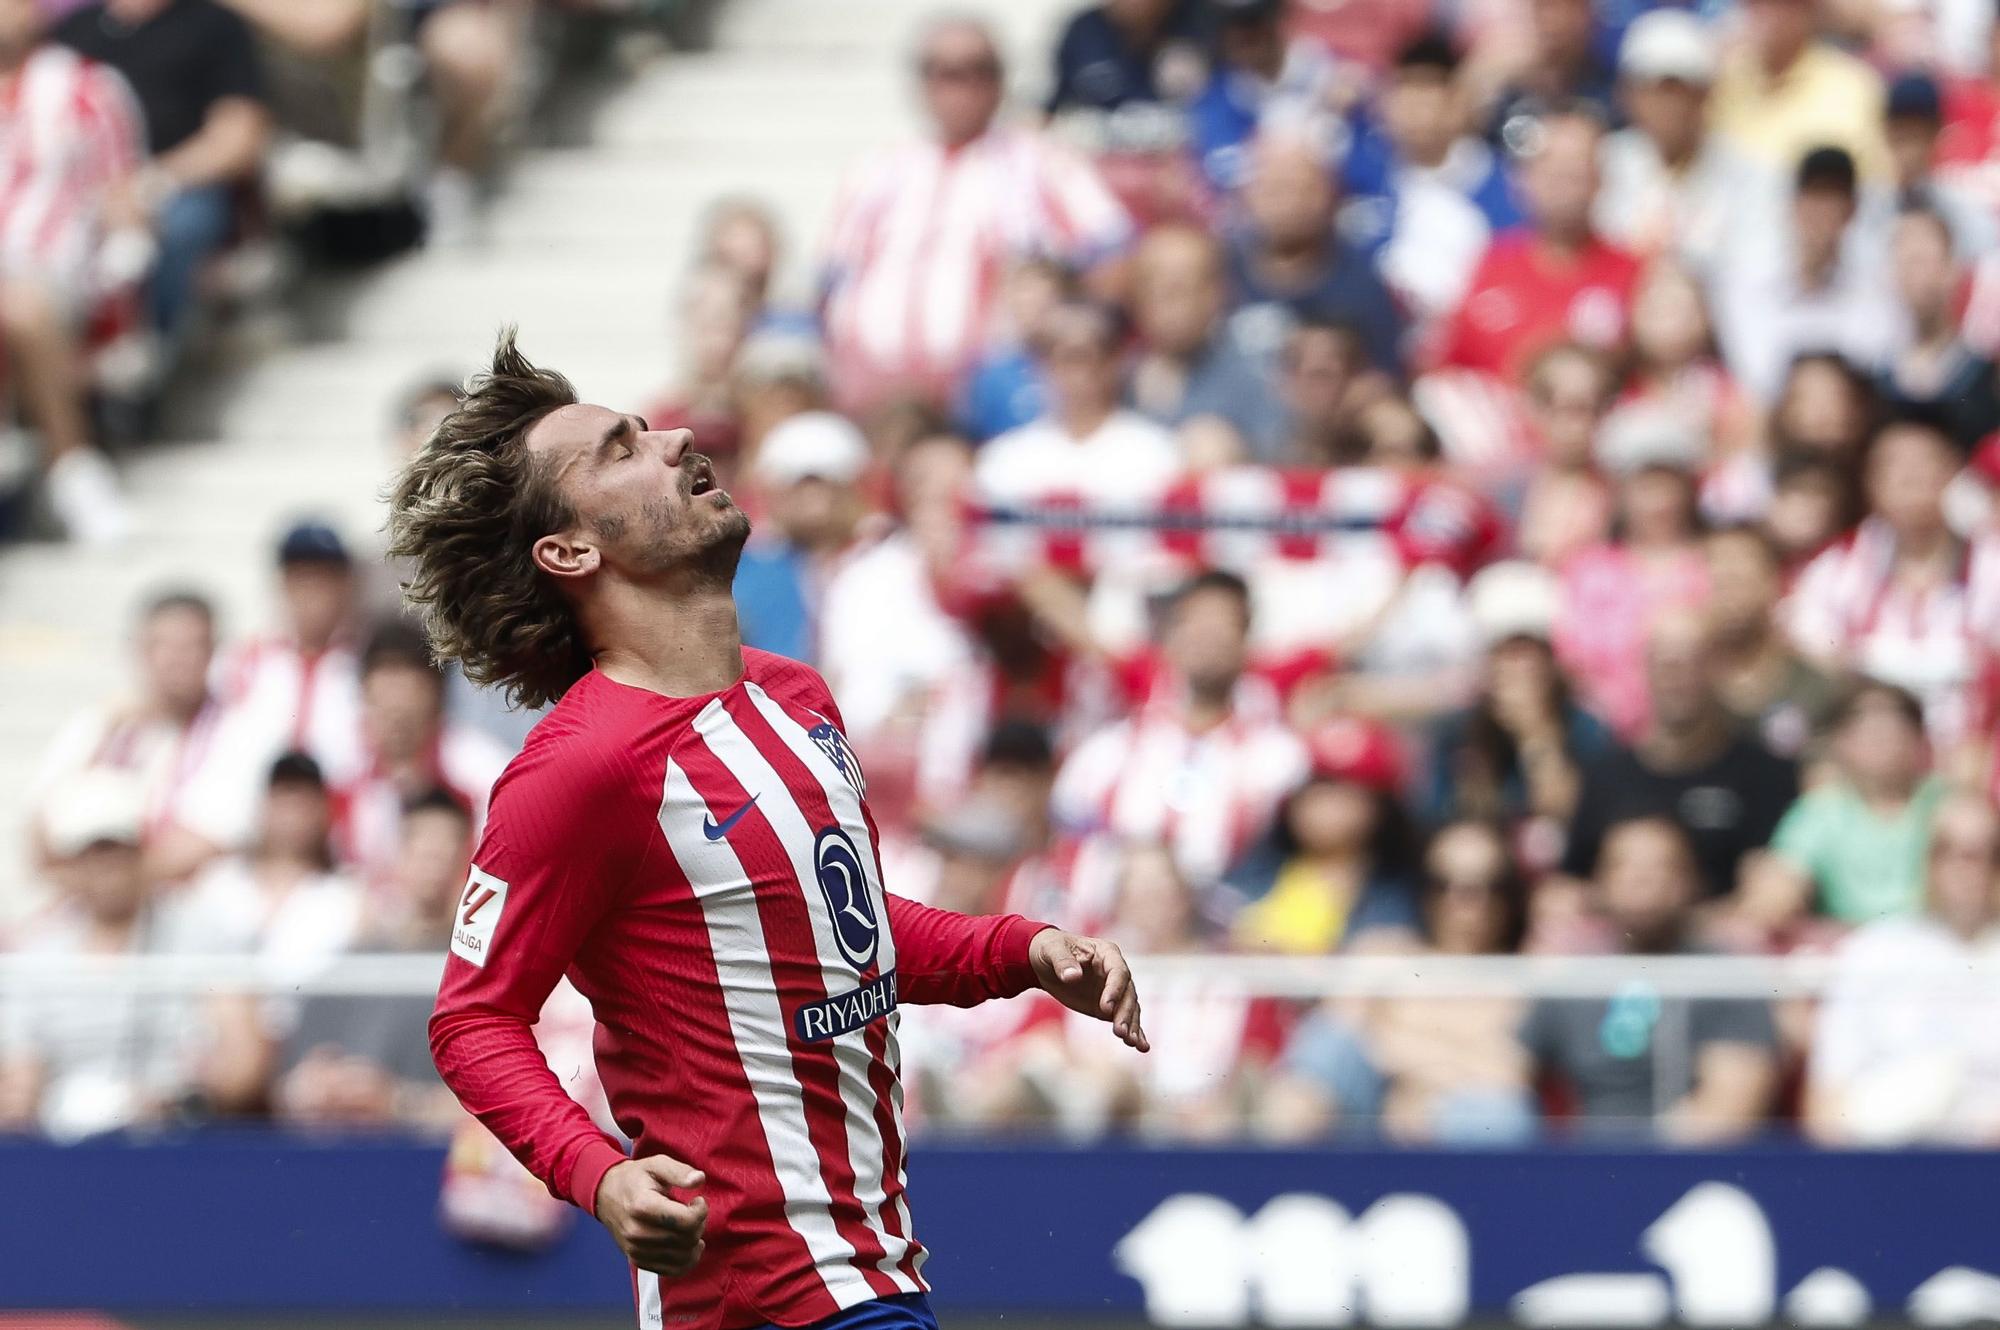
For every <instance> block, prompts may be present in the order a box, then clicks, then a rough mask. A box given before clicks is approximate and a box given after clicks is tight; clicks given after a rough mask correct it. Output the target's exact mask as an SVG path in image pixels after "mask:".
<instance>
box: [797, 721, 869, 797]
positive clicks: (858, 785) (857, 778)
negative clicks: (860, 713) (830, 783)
mask: <svg viewBox="0 0 2000 1330" xmlns="http://www.w3.org/2000/svg"><path fill="white" fill-rule="evenodd" d="M806 737H807V738H809V739H811V740H812V741H813V744H814V746H815V747H817V748H818V749H819V751H820V752H822V753H825V754H826V760H827V761H829V762H831V763H833V769H834V770H835V771H838V772H839V773H840V774H841V777H842V778H843V779H845V780H846V781H847V783H848V784H849V785H851V786H853V787H854V793H855V794H856V795H857V796H859V797H861V798H863V799H865V798H867V797H868V783H867V781H865V780H863V779H862V776H861V759H859V758H857V757H856V756H855V755H854V750H853V749H852V748H850V747H848V746H847V736H846V735H844V734H842V733H841V732H840V731H839V730H837V729H835V728H834V725H833V722H832V721H829V720H823V721H821V722H820V723H819V724H817V725H815V726H813V727H812V728H811V729H810V730H807V731H806Z"/></svg>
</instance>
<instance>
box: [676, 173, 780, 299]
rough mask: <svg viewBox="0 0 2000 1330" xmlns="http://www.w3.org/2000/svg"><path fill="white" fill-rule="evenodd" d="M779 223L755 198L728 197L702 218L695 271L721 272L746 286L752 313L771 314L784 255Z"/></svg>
mask: <svg viewBox="0 0 2000 1330" xmlns="http://www.w3.org/2000/svg"><path fill="white" fill-rule="evenodd" d="M783 248H784V245H783V236H782V235H781V234H780V233H779V229H778V219H777V218H776V217H774V216H773V215H772V213H771V210H770V208H768V207H766V206H765V205H764V204H763V203H761V202H760V201H758V200H757V199H754V198H748V197H745V196H742V195H725V196H724V197H722V198H720V199H717V200H716V201H715V202H713V203H711V204H709V205H708V210H707V211H706V212H705V213H703V214H702V219H701V240H700V241H699V242H698V243H697V244H696V246H695V259H694V268H695V271H697V272H699V271H702V270H704V269H708V268H720V269H721V270H722V271H723V272H725V273H729V274H731V275H732V276H734V277H735V278H736V279H737V280H738V281H740V282H741V283H742V284H743V289H744V291H745V292H746V293H747V294H748V298H749V302H750V308H751V310H752V311H753V312H754V313H756V314H758V315H760V316H761V315H764V314H766V313H768V312H769V305H770V300H771V282H772V279H773V277H774V276H775V275H776V273H777V271H778V262H779V259H780V257H781V255H782V252H783Z"/></svg>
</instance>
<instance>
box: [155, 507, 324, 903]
mask: <svg viewBox="0 0 2000 1330" xmlns="http://www.w3.org/2000/svg"><path fill="white" fill-rule="evenodd" d="M277 556H278V557H277V563H278V575H279V613H280V618H281V623H280V625H279V627H278V628H277V629H276V630H275V631H273V632H271V633H268V634H264V635H260V636H254V637H250V638H246V639H244V640H242V641H239V642H238V643H237V644H236V645H235V646H234V647H233V648H232V649H230V650H229V651H228V652H226V653H225V654H224V656H223V658H222V660H221V661H220V662H219V663H218V664H217V667H216V669H215V672H214V677H215V679H216V688H215V692H216V700H217V702H218V704H219V705H220V706H221V707H222V708H223V713H222V718H221V720H220V721H218V722H217V726H216V732H215V737H214V740H213V749H212V751H213V753H214V759H213V760H212V761H210V762H207V763H205V764H204V766H203V768H202V770H201V771H200V773H199V774H198V776H197V777H196V778H195V779H193V780H192V781H191V782H190V784H189V787H188V790H187V795H186V798H184V799H183V800H182V801H181V802H180V804H179V806H178V807H177V808H176V810H175V811H176V816H175V820H174V825H173V827H172V828H171V831H170V832H169V833H168V834H169V836H170V840H169V841H168V842H167V844H166V848H163V850H162V853H163V854H165V855H168V856H169V857H170V858H171V861H172V863H173V864H175V865H176V866H180V867H182V868H183V871H185V870H186V869H188V868H192V867H194V866H197V865H199V864H200V863H202V862H203V861H204V860H205V859H207V858H208V857H210V856H212V855H214V854H217V853H219V852H222V851H226V850H233V849H238V848H241V847H242V846H243V845H245V844H246V843H247V842H248V839H249V835H250V823H251V819H252V817H253V816H254V815H255V812H256V808H257V801H258V795H259V791H260V790H261V789H262V788H263V783H264V779H265V777H266V775H267V774H268V773H269V771H270V769H271V762H272V761H273V760H274V759H275V758H276V757H277V756H278V755H279V754H280V753H284V752H289V751H297V752H303V753H305V754H307V755H308V756H310V757H311V758H312V759H313V760H314V761H316V762H318V763H319V765H320V770H321V771H322V772H324V773H325V775H326V778H327V781H328V782H329V783H330V784H331V785H333V786H334V787H336V788H339V787H341V786H344V785H345V784H346V783H347V782H348V781H349V780H351V779H353V778H354V776H355V774H356V773H357V772H358V771H359V769H360V767H361V764H362V755H361V749H360V734H361V679H360V659H359V657H358V656H357V655H356V653H355V650H354V647H353V646H352V645H351V634H352V631H353V621H354V618H355V610H356V602H357V599H358V591H357V587H356V582H355V576H354V562H353V558H352V556H351V555H350V554H349V553H348V550H347V545H346V543H345V542H344V541H342V540H341V538H340V536H339V533H337V532H336V531H334V530H333V528H332V527H329V526H327V525H325V524H324V523H320V522H310V521H308V522H301V523H299V524H298V525H296V526H294V527H292V528H291V529H290V530H288V531H287V532H285V534H284V536H283V537H282V538H281V539H280V540H279V542H278V551H277Z"/></svg>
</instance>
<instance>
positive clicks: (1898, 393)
mask: <svg viewBox="0 0 2000 1330" xmlns="http://www.w3.org/2000/svg"><path fill="white" fill-rule="evenodd" d="M1889 257H1890V260H1891V263H1892V265H1893V268H1894V275H1895V283H1896V294H1897V298H1898V299H1899V300H1900V301H1901V302H1902V306H1903V310H1904V313H1905V316H1906V318H1907V320H1908V327H1909V329H1910V332H1911V337H1910V340H1909V344H1908V345H1907V346H1905V347H1903V348H1902V349H1901V350H1899V351H1898V352H1896V354H1895V355H1894V356H1892V357H1891V358H1890V359H1889V360H1888V361H1887V362H1886V363H1885V364H1884V365H1883V366H1882V369H1881V371H1880V373H1879V374H1877V376H1876V380H1875V382H1876V387H1877V389H1878V390H1879V392H1880V394H1881V397H1882V400H1883V402H1884V404H1885V405H1886V406H1887V407H1888V408H1889V409H1890V410H1892V411H1894V410H1899V409H1902V408H1906V407H1911V406H1916V407H1922V408H1929V409H1931V410H1933V411H1935V412H1936V413H1938V414H1940V415H1942V416H1943V417H1944V419H1945V420H1946V421H1947V422H1948V423H1949V424H1950V426H1951V433H1952V439H1953V441H1954V442H1956V443H1957V444H1958V446H1959V448H1960V449H1961V450H1962V451H1963V452H1964V453H1965V455H1966V456H1968V457H1969V456H1971V455H1972V453H1973V452H1974V451H1976V450H1977V449H1978V447H1979V445H1980V444H1982V443H1983V442H1985V441H1986V439H1987V437H1988V436H1989V435H1991V434H1993V433H1994V432H1995V431H1996V430H2000V374H1996V372H1995V370H1994V367H1993V362H1992V361H1991V360H1988V359H1987V358H1986V357H1984V356H1982V355H1978V354H1976V353H1975V352H1974V351H1973V350H1972V348H1970V347H1968V346H1967V345H1966V344H1965V338H1964V336H1963V335H1962V334H1961V333H1960V331H1959V323H1958V312H1959V311H1958V297H1959V292H1960V290H1961V289H1962V287H1963V284H1964V283H1963V278H1964V270H1963V268H1962V267H1961V266H1960V264H1959V262H1958V259H1957V256H1956V254H1955V253H1954V251H1953V247H1952V239H1951V229H1950V227H1949V226H1947V225H1946V222H1945V219H1944V218H1943V217H1941V216H1940V215H1939V214H1937V213H1935V212H1932V211H1929V210H1928V209H1925V208H1921V207H1913V208H1906V209H1905V210H1904V211H1903V213H1902V215H1901V216H1899V217H1898V218H1897V219H1896V225H1895V230H1894V232H1893V233H1892V235H1891V240H1890V251H1889Z"/></svg>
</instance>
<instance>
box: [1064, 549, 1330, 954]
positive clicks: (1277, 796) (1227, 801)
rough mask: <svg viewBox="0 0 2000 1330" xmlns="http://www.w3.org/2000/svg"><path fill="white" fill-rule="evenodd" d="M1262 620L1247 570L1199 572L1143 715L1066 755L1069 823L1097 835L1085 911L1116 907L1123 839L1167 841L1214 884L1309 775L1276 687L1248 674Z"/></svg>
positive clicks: (1089, 856) (1191, 871) (1080, 879)
mask: <svg viewBox="0 0 2000 1330" xmlns="http://www.w3.org/2000/svg"><path fill="white" fill-rule="evenodd" d="M1250 630H1251V622H1250V592H1249V588H1248V587H1247V586H1245V585H1244V583H1243V581H1242V579H1241V578H1238V577H1237V576H1235V575H1234V574H1232V573H1224V572H1210V573H1205V574H1202V575H1201V576H1199V577H1196V578H1195V579H1194V580H1193V581H1191V582H1189V583H1188V584H1187V585H1186V586H1185V587H1183V588H1182V589H1181V590H1180V591H1179V592H1178V593H1177V594H1176V595H1175V596H1174V598H1173V601H1172V603H1171V604H1170V605H1169V606H1168V608H1167V610H1166V612H1165V615H1164V617H1163V621H1162V623H1161V626H1160V633H1159V654H1158V658H1157V662H1156V669H1155V670H1154V671H1153V672H1152V673H1151V675H1150V677H1146V678H1144V679H1143V681H1135V683H1134V686H1133V694H1134V697H1135V700H1136V702H1137V706H1136V709H1135V710H1134V712H1133V714H1132V715H1131V716H1130V717H1129V718H1128V719H1125V720H1120V721H1117V722H1115V723H1114V724H1112V725H1110V726H1109V727H1107V728H1105V729H1103V730H1100V731H1098V732H1097V733H1096V734H1093V735H1091V736H1090V737H1089V738H1087V739H1085V740H1084V741H1083V742H1082V743H1080V744H1078V745H1077V748H1076V751H1075V752H1074V753H1072V754H1071V755H1070V757H1069V759H1068V760H1067V761H1066V762H1064V763H1063V766H1062V772H1061V775H1060V776H1059V777H1058V778H1057V781H1056V786H1055V792H1054V802H1053V808H1054V812H1055V817H1056V820H1057V823H1058V824H1059V825H1060V826H1061V828H1062V829H1063V830H1064V831H1065V832H1067V833H1068V834H1070V835H1072V836H1075V837H1080V838H1088V839H1089V840H1091V841H1093V842H1095V844H1092V845H1086V846H1085V847H1084V850H1083V852H1082V857H1081V858H1080V860H1079V862H1078V864H1077V866H1076V870H1075V881H1074V883H1073V888H1072V889H1073V891H1074V892H1075V893H1076V895H1075V896H1074V897H1073V899H1072V901H1071V903H1070V910H1071V913H1072V914H1073V915H1079V916H1081V917H1084V918H1102V917H1103V915H1104V913H1105V912H1106V911H1107V910H1109V909H1110V907H1111V905H1112V902H1111V900H1110V898H1109V885H1110V884H1109V880H1108V873H1107V872H1106V871H1105V870H1104V868H1103V862H1104V860H1105V859H1106V858H1107V856H1108V857H1113V858H1115V856H1116V854H1117V850H1116V848H1115V847H1116V845H1117V844H1118V843H1124V844H1130V843H1133V842H1138V841H1159V842H1161V843H1163V844H1165V845H1166V846H1167V847H1168V848H1169V850H1170V851H1171V852H1172V854H1173V856H1174V862H1175V865H1176V871H1177V872H1178V873H1179V875H1180V876H1181V877H1183V878H1185V879H1186V880H1187V881H1188V882H1189V883H1190V884H1191V885H1192V886H1193V887H1194V888H1195V889H1197V890H1205V889H1206V888H1208V887H1210V886H1212V885H1213V884H1214V883H1215V882H1216V880H1217V879H1218V878H1219V877H1220V876H1221V875H1222V874H1223V873H1224V872H1225V871H1227V870H1228V869H1229V867H1230V866H1231V865H1232V864H1234V863H1235V862H1236V861H1237V859H1238V858H1240V857H1241V856H1242V854H1243V853H1244V852H1245V850H1247V849H1248V848H1249V847H1250V846H1251V845H1252V844H1253V843H1254V842H1255V841H1256V840H1257V839H1258V838H1259V837H1261V836H1262V835H1263V834H1264V833H1265V832H1266V831H1267V830H1268V829H1269V828H1270V826H1271V818H1272V815H1273V814H1274V813H1275V812H1276V811H1277V807H1278V803H1279V801H1280V800H1281V799H1283V798H1284V797H1285V796H1286V794H1287V792H1288V791H1290V790H1291V789H1292V788H1293V787H1294V786H1295V785H1296V784H1297V783H1298V781H1299V778H1300V777H1301V776H1302V775H1303V774H1304V771H1305V767H1306V754H1305V751H1304V749H1303V748H1302V747H1301V745H1300V743H1299V741H1298V739H1297V738H1296V737H1295V736H1294V735H1293V734H1292V732H1291V731H1290V730H1289V729H1287V728H1286V727H1285V725H1284V724H1283V722H1282V721H1281V720H1280V718H1279V704H1278V698H1277V695H1276V692H1275V690H1274V689H1273V688H1272V687H1271V685H1270V684H1269V683H1268V682H1266V681H1265V680H1263V679H1261V678H1258V677H1256V676H1254V675H1250V674H1248V673H1246V667H1247V665H1248V660H1249V642H1250ZM1148 663H1153V662H1148ZM1135 673H1136V671H1135ZM1093 860H1095V861H1097V862H1095V863H1093V862H1092V861H1093Z"/></svg>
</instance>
